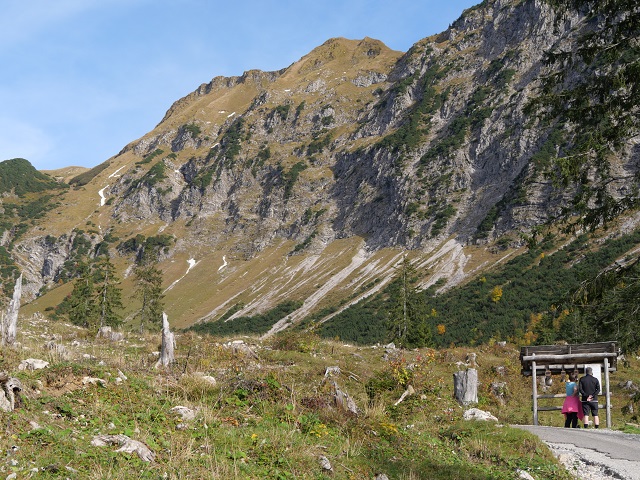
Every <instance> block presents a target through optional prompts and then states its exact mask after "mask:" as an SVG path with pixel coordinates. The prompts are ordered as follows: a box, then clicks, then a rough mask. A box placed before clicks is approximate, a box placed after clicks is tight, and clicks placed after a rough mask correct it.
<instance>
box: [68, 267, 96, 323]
mask: <svg viewBox="0 0 640 480" xmlns="http://www.w3.org/2000/svg"><path fill="white" fill-rule="evenodd" d="M78 272H79V277H78V279H76V281H75V283H74V285H73V290H72V292H71V295H70V296H69V299H68V301H67V304H68V307H67V313H68V315H69V321H70V322H71V323H73V324H75V325H80V326H83V327H92V326H96V324H97V315H96V313H97V309H96V303H95V299H94V284H93V275H92V273H91V269H90V268H89V266H88V265H86V264H82V265H80V266H79V267H78Z"/></svg>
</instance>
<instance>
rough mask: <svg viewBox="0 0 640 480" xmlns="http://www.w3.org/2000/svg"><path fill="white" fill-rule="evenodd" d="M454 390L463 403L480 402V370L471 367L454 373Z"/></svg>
mask: <svg viewBox="0 0 640 480" xmlns="http://www.w3.org/2000/svg"><path fill="white" fill-rule="evenodd" d="M453 392H454V395H455V397H456V400H457V401H458V403H460V404H461V405H469V404H471V403H478V371H477V370H476V369H475V368H470V369H468V370H461V371H459V372H456V373H454V374H453Z"/></svg>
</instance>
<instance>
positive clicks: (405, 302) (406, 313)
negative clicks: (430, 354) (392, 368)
mask: <svg viewBox="0 0 640 480" xmlns="http://www.w3.org/2000/svg"><path fill="white" fill-rule="evenodd" d="M398 270H399V274H398V278H397V279H396V280H395V281H394V282H393V284H392V285H391V288H390V289H389V294H390V296H389V303H388V305H389V306H388V309H387V315H388V319H389V321H388V330H389V333H390V334H391V337H392V339H393V340H394V341H397V342H398V343H399V344H400V345H401V346H403V347H407V348H418V347H425V346H428V345H431V340H432V338H431V328H430V325H429V323H428V321H427V319H428V317H429V314H428V311H429V309H428V307H427V305H426V301H425V296H424V294H423V292H420V291H419V290H418V289H417V287H416V282H417V276H416V269H415V267H414V266H413V265H412V264H411V262H410V261H409V259H407V257H406V256H405V257H404V259H403V260H402V263H401V264H400V266H399V267H398Z"/></svg>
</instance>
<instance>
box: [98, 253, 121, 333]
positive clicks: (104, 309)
mask: <svg viewBox="0 0 640 480" xmlns="http://www.w3.org/2000/svg"><path fill="white" fill-rule="evenodd" d="M94 282H95V296H96V298H95V299H96V303H97V310H98V315H99V322H98V324H99V326H100V327H104V326H111V327H117V326H118V325H120V324H121V323H122V318H121V317H120V315H119V314H118V312H119V311H121V310H122V308H123V306H122V290H121V288H120V286H119V285H120V279H119V278H118V276H117V275H116V270H115V266H114V265H113V263H111V260H110V259H109V257H108V256H103V257H101V258H100V260H99V261H98V262H97V263H96V265H95V274H94Z"/></svg>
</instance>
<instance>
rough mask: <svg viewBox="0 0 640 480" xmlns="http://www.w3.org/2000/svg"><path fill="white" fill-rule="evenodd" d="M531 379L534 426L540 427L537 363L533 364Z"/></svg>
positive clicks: (533, 362)
mask: <svg viewBox="0 0 640 480" xmlns="http://www.w3.org/2000/svg"><path fill="white" fill-rule="evenodd" d="M531 373H532V375H531V378H533V424H534V425H538V375H537V370H536V361H535V360H534V361H532V362H531Z"/></svg>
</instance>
